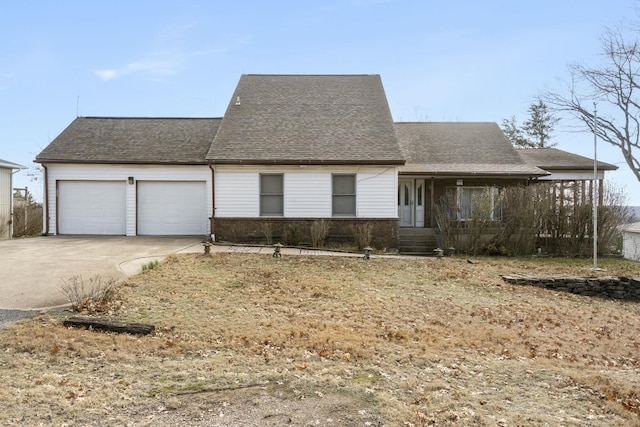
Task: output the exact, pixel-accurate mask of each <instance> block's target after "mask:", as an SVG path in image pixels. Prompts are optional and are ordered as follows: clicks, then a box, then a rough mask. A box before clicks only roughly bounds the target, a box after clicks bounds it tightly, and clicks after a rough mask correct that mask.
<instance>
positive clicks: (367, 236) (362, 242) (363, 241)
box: [351, 222, 373, 251]
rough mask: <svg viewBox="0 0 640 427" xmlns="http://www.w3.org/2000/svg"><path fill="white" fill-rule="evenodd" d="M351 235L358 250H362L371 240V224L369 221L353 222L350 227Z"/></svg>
mask: <svg viewBox="0 0 640 427" xmlns="http://www.w3.org/2000/svg"><path fill="white" fill-rule="evenodd" d="M351 231H352V232H353V237H354V240H355V243H356V246H357V247H358V250H360V251H361V250H363V249H364V248H366V247H367V246H370V245H371V241H372V240H373V224H372V223H370V222H365V223H360V224H355V225H353V226H352V227H351Z"/></svg>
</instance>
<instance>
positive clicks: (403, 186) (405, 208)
mask: <svg viewBox="0 0 640 427" xmlns="http://www.w3.org/2000/svg"><path fill="white" fill-rule="evenodd" d="M398 216H399V217H400V227H413V180H412V179H399V180H398Z"/></svg>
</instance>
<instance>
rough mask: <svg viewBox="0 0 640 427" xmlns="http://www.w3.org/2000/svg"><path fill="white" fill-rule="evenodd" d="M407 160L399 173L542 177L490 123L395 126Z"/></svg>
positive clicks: (539, 171) (540, 171) (408, 124)
mask: <svg viewBox="0 0 640 427" xmlns="http://www.w3.org/2000/svg"><path fill="white" fill-rule="evenodd" d="M395 129H396V135H397V136H398V140H399V142H400V148H401V149H402V152H403V154H404V156H405V158H406V159H407V162H406V164H405V165H404V166H402V167H400V169H399V171H400V173H408V174H428V175H429V174H431V175H447V176H479V175H482V176H522V177H534V176H543V175H547V174H548V173H547V172H546V171H544V170H542V169H540V168H538V167H536V166H535V165H530V164H527V163H526V162H525V161H524V160H523V159H522V158H521V157H520V156H519V155H518V152H517V151H516V150H515V148H513V146H512V145H511V143H510V142H509V140H508V139H507V137H506V136H505V135H504V133H503V132H502V130H501V129H500V127H499V126H498V125H497V124H496V123H492V122H402V123H395Z"/></svg>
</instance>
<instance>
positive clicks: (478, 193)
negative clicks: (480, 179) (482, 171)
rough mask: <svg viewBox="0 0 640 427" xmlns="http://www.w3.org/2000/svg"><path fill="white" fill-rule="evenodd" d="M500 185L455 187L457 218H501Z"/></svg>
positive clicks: (494, 219) (461, 219)
mask: <svg viewBox="0 0 640 427" xmlns="http://www.w3.org/2000/svg"><path fill="white" fill-rule="evenodd" d="M500 194H501V188H500V187H462V186H459V187H456V202H457V210H456V211H457V218H455V219H457V220H458V221H469V220H472V219H473V220H483V219H484V220H490V221H501V220H502V203H501V200H500Z"/></svg>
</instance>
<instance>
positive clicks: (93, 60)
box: [0, 0, 640, 205]
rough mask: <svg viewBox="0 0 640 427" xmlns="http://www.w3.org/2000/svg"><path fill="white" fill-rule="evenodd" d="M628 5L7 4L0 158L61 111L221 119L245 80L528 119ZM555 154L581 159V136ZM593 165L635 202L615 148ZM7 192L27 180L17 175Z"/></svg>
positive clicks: (593, 53)
mask: <svg viewBox="0 0 640 427" xmlns="http://www.w3.org/2000/svg"><path fill="white" fill-rule="evenodd" d="M636 6H640V4H638V3H637V1H635V0H609V1H606V0H592V1H590V2H585V1H584V0H581V1H574V0H564V1H558V0H539V1H536V2H531V1H518V0H493V1H491V0H489V1H470V0H469V1H466V0H465V1H456V0H452V1H448V2H442V1H438V2H436V1H431V0H322V1H321V0H317V1H304V0H296V1H280V0H271V1H268V2H267V1H243V0H236V1H212V0H208V1H205V0H203V1H189V0H175V1H164V0H153V1H147V0H141V1H132V0H127V1H121V0H110V1H101V2H94V1H80V0H73V1H71V0H57V1H55V2H53V1H45V0H42V1H35V0H32V1H29V0H25V1H21V2H7V3H6V4H4V5H3V10H2V13H1V14H0V64H1V66H0V158H2V159H5V160H9V161H12V162H15V163H20V164H23V165H26V166H30V165H31V164H32V163H31V162H32V160H33V158H34V157H35V156H36V154H37V153H39V152H40V150H42V149H43V148H44V147H45V146H46V145H47V144H48V143H49V142H50V141H51V140H52V139H53V138H55V137H56V136H57V135H58V134H59V133H60V132H61V131H62V130H63V129H64V128H65V127H66V126H67V125H68V124H69V123H70V122H71V121H72V120H73V119H74V118H75V117H76V115H77V114H79V115H81V116H175V117H220V116H222V115H223V114H224V110H225V107H226V105H227V103H228V102H229V99H230V97H231V94H232V92H233V90H234V88H235V85H236V84H237V81H238V79H239V78H240V75H241V74H243V73H265V74H268V73H282V74H298V73H306V74H324V73H330V74H334V73H336V74H350V73H357V74H380V75H381V76H382V81H383V84H384V86H385V91H386V93H387V97H388V100H389V105H390V108H391V112H392V114H393V116H394V119H395V120H397V121H414V120H429V121H494V122H498V123H501V122H502V119H504V118H508V117H511V116H512V115H515V116H516V117H517V118H518V120H519V122H522V121H524V120H525V119H526V118H527V108H528V106H529V105H530V104H531V103H532V102H533V101H534V97H535V96H536V95H537V94H538V93H540V92H542V91H545V90H547V89H556V88H560V87H561V83H560V80H562V79H566V78H567V77H568V71H567V65H568V64H569V63H573V62H582V63H585V64H592V65H596V64H598V63H599V61H600V57H599V51H600V45H599V36H600V35H601V34H602V32H603V30H604V28H605V27H606V26H609V27H613V26H616V25H617V24H618V23H619V22H620V20H621V19H622V18H625V17H635V16H640V15H637V14H636ZM568 124H569V123H568V121H566V120H563V121H561V122H560V123H559V124H558V126H557V129H556V132H555V133H554V138H553V141H554V142H557V143H558V147H559V148H561V149H564V150H568V151H572V152H575V153H578V154H582V155H586V156H589V157H592V156H593V136H592V135H591V134H586V133H582V134H577V133H575V132H574V131H568V130H567V128H568V126H566V125H568ZM598 158H599V159H600V160H604V161H607V162H610V163H614V164H617V165H618V166H619V167H620V170H619V171H617V172H615V173H612V174H611V175H610V177H611V181H613V182H614V183H616V185H620V186H624V187H625V191H626V193H627V196H628V198H629V202H630V204H633V205H640V183H638V182H637V180H636V179H635V178H634V177H633V175H632V174H631V172H630V171H629V170H628V168H627V166H626V165H625V164H623V163H621V162H623V159H622V155H621V154H619V153H618V151H617V150H616V149H613V148H609V147H607V146H605V144H604V143H601V144H600V145H599V146H598ZM14 184H15V185H16V186H25V185H27V186H29V187H30V188H32V189H33V190H34V191H35V192H36V194H37V195H40V194H41V190H40V188H39V187H40V184H37V183H34V182H30V181H29V178H28V177H27V174H26V173H25V172H20V173H18V174H16V175H15V182H14Z"/></svg>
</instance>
